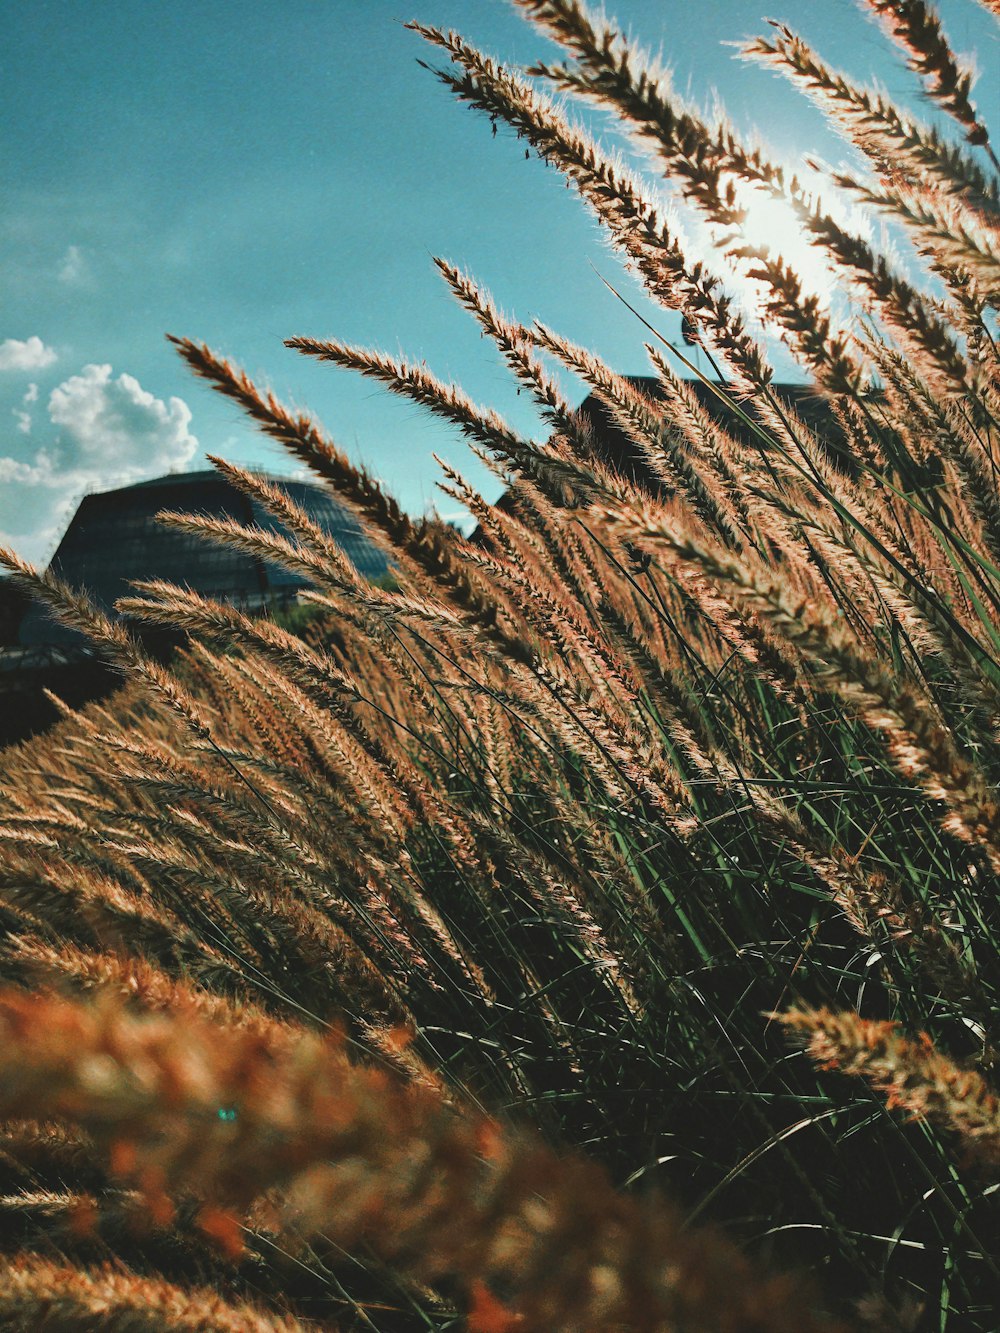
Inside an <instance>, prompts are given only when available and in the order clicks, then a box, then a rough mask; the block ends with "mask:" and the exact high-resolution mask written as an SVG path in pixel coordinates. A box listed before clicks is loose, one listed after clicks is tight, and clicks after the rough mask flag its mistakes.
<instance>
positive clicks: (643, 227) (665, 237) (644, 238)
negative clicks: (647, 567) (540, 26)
mask: <svg viewBox="0 0 1000 1333" xmlns="http://www.w3.org/2000/svg"><path fill="white" fill-rule="evenodd" d="M408 26H409V27H411V28H413V29H414V31H416V32H418V33H420V35H421V36H422V37H424V38H425V39H426V40H427V41H429V42H431V43H432V44H434V45H436V46H439V47H442V48H443V49H444V50H446V51H447V52H448V54H449V55H450V56H451V58H452V60H453V61H455V63H456V64H458V65H459V66H460V67H461V68H462V69H464V70H465V75H464V77H463V76H460V75H458V74H456V73H454V72H453V71H449V70H435V71H434V72H435V74H436V75H437V76H438V78H440V79H441V81H442V82H443V83H445V85H446V86H447V87H449V88H451V90H452V91H453V92H454V93H455V95H456V96H457V97H458V98H459V99H460V100H462V101H465V102H468V103H469V105H470V106H472V107H474V108H476V109H478V110H482V111H485V112H486V113H487V114H488V115H490V116H492V117H501V118H502V119H504V120H506V121H507V122H508V124H510V125H511V126H512V127H513V128H514V129H515V130H516V131H517V133H518V135H521V136H523V137H524V138H525V139H526V140H527V141H528V142H529V143H530V144H531V145H532V146H533V147H534V148H535V149H536V150H537V151H538V152H539V153H540V154H541V156H542V157H543V159H544V160H545V161H547V162H552V163H554V164H555V165H556V166H557V167H558V168H559V169H560V171H562V172H563V173H564V174H565V175H566V177H567V178H568V179H569V180H570V181H571V182H572V183H573V184H574V185H575V186H576V188H577V190H578V191H579V193H580V195H581V197H582V198H583V200H584V201H585V203H587V204H588V206H589V207H590V208H591V209H592V210H593V212H594V213H595V215H596V216H597V218H598V220H599V221H600V222H601V223H602V224H603V225H604V226H605V227H606V228H607V229H608V231H609V233H610V235H611V239H612V241H613V242H614V244H615V245H616V246H617V247H618V248H619V249H620V250H622V251H623V252H624V253H625V255H626V256H627V257H628V259H629V260H630V261H631V262H632V263H633V264H634V266H635V268H636V269H637V271H638V272H639V274H640V276H641V277H642V279H643V281H644V283H645V285H646V286H647V288H648V290H649V291H650V293H651V295H652V296H653V297H654V298H655V299H656V300H658V301H659V302H660V303H661V304H663V305H665V306H667V307H670V308H673V307H676V308H678V309H680V310H682V311H683V312H684V314H685V315H686V316H687V317H688V318H689V319H690V320H691V321H692V322H693V324H694V325H695V326H696V327H697V328H698V329H699V332H700V335H701V336H702V338H703V339H704V340H705V345H706V346H707V347H708V348H709V349H710V350H711V351H712V352H713V353H714V354H715V355H717V356H718V357H719V358H721V360H722V361H723V362H724V364H726V365H727V366H728V367H729V369H730V372H731V374H732V375H733V377H734V378H736V379H738V380H739V382H740V383H741V386H742V387H743V388H745V389H746V390H747V391H748V392H752V391H754V390H758V389H760V388H761V387H762V386H763V385H765V384H766V383H767V382H768V381H769V380H770V378H771V374H772V372H771V368H770V366H769V365H768V363H767V360H766V357H765V356H764V353H763V351H762V349H761V348H760V346H759V345H758V344H757V343H756V342H755V341H754V339H753V338H752V337H751V336H750V334H749V333H748V332H747V330H746V327H745V325H744V323H743V321H742V319H741V318H740V316H739V315H738V314H737V312H736V311H735V310H734V309H733V306H732V301H731V300H730V299H729V298H728V297H726V296H725V295H723V294H722V292H721V290H720V284H719V280H718V278H717V277H716V276H714V275H713V274H712V273H711V272H710V271H709V270H708V269H707V268H706V266H705V265H704V264H703V263H701V262H693V261H691V262H689V261H688V259H687V258H686V256H685V253H684V250H683V248H682V246H681V244H680V241H679V239H678V237H677V236H676V235H675V234H674V232H673V231H672V230H671V228H670V225H669V223H668V221H667V219H665V218H664V216H663V212H662V209H661V208H659V207H658V206H657V205H655V204H654V203H652V202H651V200H650V198H649V196H648V193H647V192H646V190H645V189H644V188H643V187H642V186H641V185H640V184H639V182H638V181H637V180H636V179H635V177H634V176H633V175H632V174H631V173H630V172H629V171H628V170H627V169H625V168H624V167H621V166H618V165H616V164H614V163H612V162H611V161H610V160H609V159H608V158H607V157H605V155H604V154H603V153H602V152H601V150H600V149H599V148H598V147H597V145H596V144H595V143H594V142H593V140H592V139H591V138H590V136H589V135H587V134H586V133H585V132H584V131H582V130H581V129H580V128H579V127H578V126H575V125H571V124H570V123H569V122H568V121H567V120H566V118H565V116H563V114H562V113H561V111H559V109H558V108H557V107H556V105H555V104H554V103H553V102H552V100H551V99H549V98H546V97H543V96H542V95H541V94H540V93H538V92H537V91H536V90H535V89H534V88H533V87H532V85H531V84H529V83H528V82H527V81H526V80H524V79H522V78H520V77H519V76H518V75H516V74H513V73H512V72H511V71H509V70H507V69H505V68H503V67H502V66H499V65H497V63H496V62H495V61H492V60H490V59H489V58H488V57H486V56H484V55H482V54H481V53H480V52H479V51H477V50H476V49H475V47H472V46H469V44H468V43H467V42H464V41H463V40H462V38H461V37H459V36H458V34H457V33H453V32H449V33H443V32H441V31H439V30H438V29H436V28H429V27H425V26H424V25H423V24H419V23H411V24H409V25H408Z"/></svg>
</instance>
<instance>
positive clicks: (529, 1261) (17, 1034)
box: [0, 990, 839, 1333]
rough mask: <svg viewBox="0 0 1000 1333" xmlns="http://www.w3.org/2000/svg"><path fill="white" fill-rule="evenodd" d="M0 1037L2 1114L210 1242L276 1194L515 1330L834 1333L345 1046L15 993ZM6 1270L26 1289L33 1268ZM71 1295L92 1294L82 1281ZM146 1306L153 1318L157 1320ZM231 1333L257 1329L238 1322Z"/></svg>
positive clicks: (715, 1243)
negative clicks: (471, 1291) (99, 1160)
mask: <svg viewBox="0 0 1000 1333" xmlns="http://www.w3.org/2000/svg"><path fill="white" fill-rule="evenodd" d="M0 1034H2V1037H3V1041H2V1043H0V1065H2V1070H3V1077H2V1079H0V1108H2V1109H3V1111H7V1110H10V1109H13V1108H16V1107H19V1106H20V1105H21V1104H23V1103H24V1102H25V1101H26V1100H30V1101H31V1102H32V1104H33V1105H35V1106H37V1107H39V1108H45V1109H47V1110H50V1111H52V1112H54V1113H56V1114H60V1115H67V1114H68V1115H70V1116H72V1117H73V1118H74V1120H76V1121H77V1122H78V1123H80V1124H82V1125H83V1126H85V1127H86V1128H88V1129H89V1130H90V1132H91V1133H92V1134H93V1136H94V1140H95V1143H96V1145H97V1147H98V1149H99V1150H100V1151H102V1152H103V1153H105V1154H106V1155H107V1157H108V1160H109V1162H110V1164H111V1166H112V1168H113V1170H114V1171H115V1174H116V1175H118V1176H119V1177H121V1178H123V1179H124V1181H125V1182H126V1183H128V1182H129V1181H130V1180H131V1179H133V1178H135V1177H136V1176H138V1177H140V1181H139V1187H140V1189H142V1191H143V1192H144V1194H145V1195H146V1197H147V1199H148V1200H149V1202H150V1204H151V1205H155V1203H156V1202H157V1199H162V1200H165V1201H166V1202H167V1203H169V1198H170V1193H171V1192H172V1193H174V1194H175V1195H176V1193H177V1192H178V1191H179V1190H183V1189H187V1188H191V1189H194V1190H195V1191H196V1192H197V1194H198V1195H199V1196H200V1197H201V1198H202V1199H204V1200H205V1202H206V1204H207V1205H210V1206H214V1207H215V1209H216V1213H215V1216H216V1217H218V1218H219V1222H221V1220H222V1217H223V1216H228V1217H230V1218H231V1219H232V1218H233V1217H234V1214H233V1212H232V1211H230V1210H232V1209H234V1208H235V1209H238V1208H241V1207H243V1206H245V1204H246V1203H247V1202H249V1201H250V1200H251V1199H252V1198H253V1197H254V1196H255V1195H257V1194H259V1193H261V1192H262V1191H263V1190H265V1189H267V1188H268V1187H269V1185H270V1184H272V1183H276V1182H285V1183H287V1184H288V1186H289V1189H290V1197H289V1214H288V1221H289V1224H290V1225H291V1226H293V1227H294V1228H295V1229H297V1230H298V1231H300V1232H304V1233H306V1234H312V1235H314V1236H318V1235H323V1236H325V1237H326V1238H327V1240H328V1241H329V1242H332V1243H333V1244H336V1245H345V1244H355V1243H357V1241H358V1240H360V1239H362V1238H364V1239H367V1240H368V1242H369V1244H370V1245H371V1246H372V1247H373V1248H374V1249H375V1251H376V1253H378V1254H380V1255H381V1256H383V1257H384V1258H386V1259H396V1260H397V1261H402V1262H403V1263H404V1264H406V1265H407V1266H408V1267H409V1268H410V1271H412V1272H414V1273H416V1275H417V1276H418V1277H421V1278H422V1279H424V1280H434V1279H436V1278H438V1277H444V1276H451V1277H453V1278H455V1279H457V1280H458V1281H459V1282H460V1284H462V1285H463V1286H466V1288H468V1286H469V1285H470V1284H472V1283H473V1282H474V1280H475V1281H478V1282H487V1283H490V1282H494V1281H497V1280H499V1279H500V1277H501V1275H503V1279H504V1283H505V1289H506V1290H507V1291H508V1292H509V1293H510V1295H509V1299H510V1300H511V1301H512V1303H513V1312H514V1313H517V1312H520V1313H522V1314H523V1316H524V1321H525V1326H526V1327H531V1328H543V1327H545V1328H560V1327H561V1328H567V1329H568V1328H571V1327H577V1328H599V1327H611V1326H615V1325H621V1324H631V1323H634V1322H635V1320H636V1318H638V1319H639V1326H641V1327H644V1328H648V1329H650V1330H657V1331H662V1333H667V1330H668V1329H670V1328H673V1327H676V1326H678V1324H680V1323H683V1324H685V1325H686V1326H687V1327H690V1328H692V1329H700V1328H703V1329H705V1330H708V1329H710V1328H722V1327H724V1328H727V1329H729V1330H731V1331H732V1333H752V1331H753V1330H756V1329H759V1328H761V1327H762V1326H764V1327H767V1328H768V1329H769V1330H770V1333H792V1331H793V1330H795V1333H820V1330H823V1329H825V1330H827V1333H834V1326H833V1325H832V1324H831V1323H830V1322H829V1321H824V1320H822V1319H820V1318H818V1317H816V1316H814V1315H812V1314H811V1313H810V1312H809V1309H808V1306H807V1305H806V1304H805V1303H804V1301H803V1300H802V1298H801V1296H800V1295H799V1294H798V1293H797V1291H796V1290H795V1288H794V1286H793V1284H790V1283H789V1282H788V1281H787V1280H785V1279H780V1278H778V1279H774V1278H771V1279H766V1278H761V1277H760V1276H759V1275H758V1274H757V1273H756V1272H755V1271H754V1269H753V1268H752V1266H751V1265H750V1264H749V1263H748V1262H747V1261H746V1260H745V1259H743V1258H742V1256H740V1255H739V1254H738V1253H737V1252H736V1251H734V1249H733V1248H732V1246H731V1245H730V1244H729V1243H728V1242H726V1241H724V1240H723V1239H722V1238H721V1237H719V1236H717V1235H715V1234H713V1233H711V1232H697V1231H693V1230H685V1229H684V1228H683V1226H682V1225H681V1224H680V1219H679V1218H678V1216H677V1215H676V1214H674V1213H673V1211H672V1210H671V1209H669V1208H668V1207H667V1206H666V1205H664V1204H662V1203H658V1202H655V1201H652V1200H650V1201H646V1202H645V1204H644V1205H640V1204H639V1203H638V1202H637V1201H633V1200H630V1199H628V1198H626V1197H625V1196H623V1195H620V1194H617V1193H616V1192H615V1191H614V1190H613V1189H612V1188H611V1187H610V1185H609V1183H608V1181H607V1178H606V1177H605V1175H604V1174H603V1172H601V1170H600V1169H599V1168H597V1167H594V1166H592V1165H590V1164H588V1163H584V1162H581V1161H575V1160H572V1159H570V1160H565V1159H560V1158H558V1157H556V1156H555V1155H554V1154H553V1153H552V1152H551V1151H550V1150H549V1149H546V1148H543V1147H540V1146H538V1145H537V1144H536V1143H535V1142H534V1141H532V1140H531V1139H530V1138H527V1137H526V1136H523V1135H515V1134H512V1133H505V1132H504V1131H502V1130H501V1129H500V1127H499V1126H497V1125H496V1123H495V1122H493V1121H490V1120H487V1119H484V1118H482V1117H479V1116H475V1115H471V1116H468V1117H463V1118H459V1117H456V1116H455V1115H454V1114H452V1113H451V1112H450V1111H449V1110H448V1109H447V1108H446V1107H445V1106H443V1105H442V1103H441V1100H440V1098H439V1097H437V1096H436V1095H435V1094H433V1093H431V1092H429V1091H428V1090H425V1089H420V1088H412V1087H411V1088H404V1087H402V1086H401V1085H398V1084H396V1083H395V1082H394V1081H392V1080H390V1079H389V1078H387V1077H386V1076H385V1075H384V1074H383V1073H381V1072H379V1071H376V1070H371V1069H364V1068H360V1067H357V1066H352V1065H351V1064H350V1063H349V1062H348V1061H347V1059H346V1058H345V1056H344V1051H343V1043H342V1041H337V1040H336V1039H334V1040H327V1041H321V1040H320V1039H318V1038H316V1037H313V1036H309V1035H307V1036H303V1037H300V1038H297V1039H296V1040H294V1041H292V1042H286V1041H284V1040H283V1039H280V1038H275V1039H274V1040H266V1041H262V1040H261V1039H260V1038H259V1037H257V1036H254V1037H249V1036H248V1034H246V1033H244V1032H242V1031H240V1030H239V1029H234V1028H224V1027H219V1026H216V1025H212V1024H208V1023H206V1022H205V1021H204V1020H203V1019H202V1018H200V1017H197V1016H194V1015H192V1014H190V1013H185V1012H184V1011H183V1010H177V1011H175V1012H174V1013H172V1014H171V1015H166V1014H158V1015H155V1016H152V1017H148V1018H139V1017H135V1016H132V1015H129V1014H126V1013H124V1012H123V1011H122V1010H121V1008H120V1007H118V1006H116V1005H112V1004H109V1003H105V1004H103V1005H101V1006H96V1007H95V1006H88V1007H84V1006H81V1005H78V1004H72V1003H69V1002H67V1001H65V1000H59V999H55V998H42V997H37V996H36V997H30V996H25V995H23V994H20V993H18V992H13V991H9V990H8V991H6V992H4V993H3V994H2V995H0ZM219 1107H224V1108H234V1109H235V1112H236V1116H235V1119H234V1120H233V1121H232V1122H229V1121H223V1120H220V1118H219V1115H218V1108H219ZM116 1145H123V1146H116ZM262 1148H263V1149H264V1150H263V1151H262ZM154 1164H155V1166H156V1167H157V1168H158V1171H157V1173H156V1174H155V1175H154V1174H153V1173H152V1172H151V1170H150V1168H151V1167H152V1166H153V1165H154ZM143 1182H144V1183H143ZM484 1200H488V1205H487V1206H484ZM219 1207H221V1208H222V1209H224V1210H227V1211H226V1212H225V1213H222V1214H220V1213H219V1212H218V1208H219ZM218 1224H219V1223H216V1224H215V1225H216V1227H217V1226H218ZM237 1234H238V1232H237ZM557 1255H558V1256H559V1262H558V1263H557V1262H555V1259H556V1256H557ZM18 1262H23V1263H24V1264H25V1265H27V1267H28V1270H29V1274H30V1272H32V1271H35V1270H33V1269H32V1268H31V1265H32V1263H36V1262H41V1261H32V1260H24V1261H18ZM40 1271H42V1272H44V1274H45V1276H46V1280H47V1281H48V1282H49V1283H50V1286H49V1287H47V1288H46V1294H47V1295H51V1291H52V1286H59V1287H62V1286H64V1285H65V1287H66V1289H67V1290H68V1291H69V1292H72V1290H73V1281H74V1278H73V1277H72V1276H69V1277H67V1275H66V1273H65V1271H64V1270H61V1271H60V1273H59V1276H58V1278H57V1277H55V1276H54V1273H53V1270H52V1269H51V1267H49V1266H48V1265H47V1264H44V1265H43V1267H42V1269H41V1270H40ZM595 1272H598V1273H599V1275H600V1276H599V1278H598V1279H595V1278H594V1276H593V1275H594V1273H595ZM15 1273H16V1265H15ZM723 1279H724V1280H723ZM75 1280H77V1281H78V1282H80V1283H83V1284H84V1286H85V1287H86V1284H87V1281H88V1279H87V1278H86V1276H85V1275H78V1276H77V1277H76V1279H75ZM128 1281H129V1282H130V1281H132V1279H128ZM8 1288H12V1289H13V1290H14V1291H16V1292H17V1293H18V1295H19V1296H21V1298H22V1300H24V1301H27V1300H29V1299H34V1298H33V1296H32V1286H31V1282H30V1280H29V1278H26V1279H25V1280H24V1282H23V1284H22V1286H21V1288H18V1287H17V1286H16V1280H15V1277H13V1276H12V1274H11V1269H10V1268H8V1269H7V1270H6V1271H5V1273H4V1276H3V1278H2V1279H0V1310H2V1309H3V1308H4V1307H3V1304H2V1302H3V1300H4V1298H5V1295H6V1296H7V1298H8V1299H12V1297H11V1295H10V1291H9V1290H8ZM87 1290H89V1288H87ZM155 1290H156V1289H155V1288H154V1292H153V1293H152V1295H151V1300H150V1305H151V1308H153V1309H154V1310H157V1313H160V1312H161V1311H162V1310H163V1309H169V1307H168V1305H167V1304H166V1302H160V1304H159V1306H158V1305H157V1299H156V1296H155ZM24 1292H26V1293H27V1294H26V1295H22V1293H24ZM11 1308H12V1309H14V1310H15V1311H16V1309H17V1308H18V1307H17V1306H12V1307H11ZM28 1308H32V1309H37V1308H38V1306H37V1305H35V1306H30V1307H28ZM220 1308H224V1307H222V1305H221V1302H220ZM160 1326H161V1327H170V1324H169V1322H167V1323H165V1324H164V1323H162V1322H161V1324H160ZM204 1326H205V1325H204V1324H203V1325H202V1327H204ZM211 1326H212V1325H211V1324H209V1325H208V1327H211ZM139 1327H144V1325H142V1324H140V1325H139ZM180 1327H184V1325H183V1324H181V1325H180ZM219 1327H220V1328H223V1329H226V1328H228V1327H230V1326H229V1325H226V1324H222V1323H220V1325H219ZM237 1327H241V1328H243V1329H250V1330H254V1329H255V1328H258V1327H263V1326H259V1325H255V1324H254V1323H253V1321H252V1318H250V1317H249V1316H247V1318H246V1321H245V1322H244V1323H242V1324H241V1325H237ZM278 1327H279V1328H281V1327H288V1328H291V1327H295V1326H294V1325H285V1326H282V1325H280V1324H279V1325H278ZM837 1327H838V1328H839V1326H837Z"/></svg>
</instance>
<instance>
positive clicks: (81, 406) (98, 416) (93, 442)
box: [49, 365, 198, 482]
mask: <svg viewBox="0 0 1000 1333" xmlns="http://www.w3.org/2000/svg"><path fill="white" fill-rule="evenodd" d="M49 417H50V418H51V419H52V422H53V424H54V425H56V426H60V427H61V428H62V432H63V433H62V435H61V436H60V439H61V442H62V443H63V445H64V447H65V450H66V452H67V453H68V454H69V455H70V458H69V459H68V460H67V461H68V462H69V463H70V466H71V467H72V468H74V470H76V471H82V472H85V473H87V474H89V476H91V477H92V478H93V480H94V481H95V482H97V481H105V482H113V481H117V482H122V481H133V480H135V479H136V478H137V477H141V476H156V475H157V474H158V473H160V472H166V471H168V470H169V469H171V468H173V469H178V468H183V467H184V465H185V464H186V463H188V462H189V461H190V459H191V458H192V457H193V456H194V453H195V451H196V450H197V448H198V441H197V439H196V438H195V436H194V435H192V434H191V432H190V431H189V430H188V425H189V424H190V421H191V409H190V408H189V407H188V405H187V403H185V402H184V401H183V399H181V398H171V399H170V400H169V402H168V403H165V402H163V401H162V399H160V398H155V397H154V396H153V394H151V393H149V392H148V391H147V390H146V389H144V388H143V387H142V385H141V384H140V383H139V381H138V380H137V379H135V378H134V376H132V375H119V376H118V378H117V379H112V378H111V367H110V366H109V365H103V366H95V365H91V366H84V368H83V370H82V371H81V372H80V374H79V375H73V376H71V377H70V378H69V379H68V380H64V381H63V383H62V384H59V385H57V386H56V388H54V389H53V390H52V392H51V394H50V395H49Z"/></svg>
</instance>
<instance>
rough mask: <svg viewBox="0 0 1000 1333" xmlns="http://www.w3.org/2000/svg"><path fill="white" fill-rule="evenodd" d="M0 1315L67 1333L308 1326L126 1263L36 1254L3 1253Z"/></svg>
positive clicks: (262, 1332)
mask: <svg viewBox="0 0 1000 1333" xmlns="http://www.w3.org/2000/svg"><path fill="white" fill-rule="evenodd" d="M0 1320H2V1322H3V1324H4V1326H5V1327H6V1328H9V1329H11V1330H24V1333H28V1330H32V1329H43V1328H52V1329H56V1328H58V1329H60V1330H64V1333H86V1331H87V1330H89V1329H94V1328H100V1329H101V1330H102V1331H106V1333H308V1330H309V1329H310V1328H313V1327H315V1326H314V1325H312V1324H310V1323H303V1322H302V1321H301V1320H299V1319H296V1318H294V1316H292V1315H282V1314H273V1313H269V1312H268V1311H267V1310H265V1309H263V1308H262V1307H260V1306H259V1305H256V1304H250V1303H248V1302H246V1301H234V1302H230V1301H227V1300H225V1299H224V1298H223V1297H222V1296H220V1295H219V1294H218V1292H217V1291H215V1290H214V1289H213V1288H211V1287H190V1288H187V1287H179V1286H175V1285H173V1284H172V1283H170V1282H165V1281H163V1280H162V1279H160V1278H150V1277H139V1276H137V1275H136V1274H135V1273H130V1272H129V1271H128V1270H127V1269H126V1268H124V1267H123V1266H118V1265H116V1264H104V1265H102V1266H100V1267H97V1268H78V1267H75V1266H73V1265H70V1264H67V1263H65V1262H63V1263H60V1262H59V1261H57V1260H55V1259H50V1258H44V1257H42V1256H41V1255H37V1254H16V1255H13V1256H12V1257H10V1258H0Z"/></svg>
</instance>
